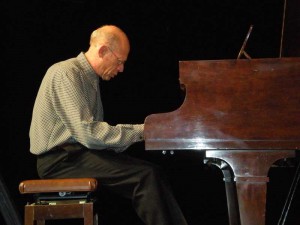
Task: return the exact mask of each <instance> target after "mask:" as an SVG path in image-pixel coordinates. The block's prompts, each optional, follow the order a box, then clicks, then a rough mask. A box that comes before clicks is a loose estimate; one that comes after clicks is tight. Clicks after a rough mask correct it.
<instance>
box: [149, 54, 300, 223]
mask: <svg viewBox="0 0 300 225" xmlns="http://www.w3.org/2000/svg"><path fill="white" fill-rule="evenodd" d="M179 81H180V84H181V86H182V87H183V88H184V91H185V99H184V101H183V104H182V105H181V106H180V107H179V108H178V109H177V110H175V111H172V112H165V113H157V114H151V115H149V116H148V117H146V119H145V133H144V135H145V149H146V150H149V151H151V150H159V151H164V152H168V151H169V152H174V151H176V150H186V151H188V150H196V151H204V154H205V162H210V163H213V164H215V165H217V166H218V167H219V168H220V169H221V170H222V172H223V175H224V181H225V188H226V196H227V205H228V214H229V222H230V225H265V215H266V195H267V183H268V181H269V177H268V171H269V169H270V167H271V166H272V165H273V164H274V163H275V162H277V161H278V160H280V159H289V158H294V157H296V151H298V150H299V148H300V91H299V87H300V57H299V58H298V57H286V58H261V59H251V60H249V59H229V60H192V61H180V62H179Z"/></svg>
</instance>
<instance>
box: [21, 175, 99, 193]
mask: <svg viewBox="0 0 300 225" xmlns="http://www.w3.org/2000/svg"><path fill="white" fill-rule="evenodd" d="M97 185H98V183H97V180H96V179H95V178H64V179H44V180H42V179H41V180H25V181H22V182H21V183H20V185H19V191H20V193H21V194H32V193H51V192H92V191H95V190H96V189H97Z"/></svg>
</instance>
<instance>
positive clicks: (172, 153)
mask: <svg viewBox="0 0 300 225" xmlns="http://www.w3.org/2000/svg"><path fill="white" fill-rule="evenodd" d="M168 152H170V155H174V151H173V150H171V151H166V150H164V151H162V154H163V155H167V153H168Z"/></svg>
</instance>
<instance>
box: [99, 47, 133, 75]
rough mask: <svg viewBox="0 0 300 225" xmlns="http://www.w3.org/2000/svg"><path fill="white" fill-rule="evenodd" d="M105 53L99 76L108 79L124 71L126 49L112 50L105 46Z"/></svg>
mask: <svg viewBox="0 0 300 225" xmlns="http://www.w3.org/2000/svg"><path fill="white" fill-rule="evenodd" d="M106 48H107V54H106V55H105V57H104V58H103V64H102V66H101V71H100V76H101V78H102V79H103V80H110V79H111V78H113V77H115V76H117V75H118V73H122V72H123V71H124V64H125V62H126V59H127V56H128V51H121V49H120V51H118V50H115V51H114V50H112V49H111V48H110V47H109V46H106Z"/></svg>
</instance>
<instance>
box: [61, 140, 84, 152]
mask: <svg viewBox="0 0 300 225" xmlns="http://www.w3.org/2000/svg"><path fill="white" fill-rule="evenodd" d="M57 147H58V148H62V149H64V150H66V151H70V152H72V151H78V150H82V149H86V147H85V146H84V145H82V144H80V143H78V142H77V143H64V144H62V145H59V146H57Z"/></svg>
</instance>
